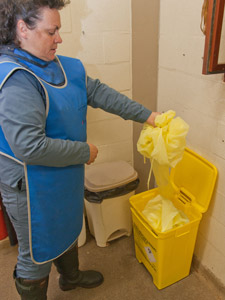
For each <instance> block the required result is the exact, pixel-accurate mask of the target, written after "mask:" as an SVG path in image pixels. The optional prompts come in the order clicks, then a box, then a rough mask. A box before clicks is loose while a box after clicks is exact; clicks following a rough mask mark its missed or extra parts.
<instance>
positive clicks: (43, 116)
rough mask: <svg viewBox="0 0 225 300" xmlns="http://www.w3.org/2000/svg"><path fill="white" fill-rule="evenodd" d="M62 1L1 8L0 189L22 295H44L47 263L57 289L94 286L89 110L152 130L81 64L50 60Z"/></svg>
mask: <svg viewBox="0 0 225 300" xmlns="http://www.w3.org/2000/svg"><path fill="white" fill-rule="evenodd" d="M67 2H68V1H66V0H17V1H14V0H3V1H1V3H0V54H1V55H0V86H1V93H0V126H1V127H0V154H1V155H0V189H1V194H2V197H3V203H4V205H5V206H6V209H7V212H8V215H9V217H10V219H11V221H12V223H13V225H14V228H15V230H16V234H17V238H18V243H19V254H18V260H17V265H16V268H15V271H14V278H15V282H16V287H17V291H18V293H19V294H20V296H21V299H38V300H42V299H47V286H48V276H49V273H50V269H51V264H52V261H53V262H54V264H55V265H56V267H57V270H58V272H59V273H60V279H59V285H60V288H61V289H62V290H70V289H74V288H75V287H77V286H81V287H85V288H90V287H95V286H98V285H100V284H101V283H102V282H103V276H102V274H101V273H99V272H97V271H92V270H91V271H80V270H79V269H78V252H77V242H76V240H77V237H78V236H79V233H80V231H81V227H82V216H83V190H84V164H85V163H87V164H91V163H93V162H94V161H95V159H96V157H97V153H98V149H97V148H96V146H94V145H92V144H90V143H87V142H86V110H87V105H90V106H92V107H94V108H102V109H104V110H105V111H107V112H110V113H113V114H117V115H119V116H121V117H122V118H124V119H130V120H134V121H137V122H140V123H144V122H147V123H149V124H151V125H153V126H154V119H155V117H156V115H157V114H158V113H156V112H151V111H149V110H147V109H146V108H144V107H143V106H142V105H140V104H138V103H136V102H134V101H132V100H130V99H128V98H127V97H126V96H124V95H121V94H120V93H118V92H116V91H115V90H113V89H111V88H109V87H108V86H106V85H104V84H102V83H100V82H99V80H93V79H91V78H89V77H87V76H86V74H85V70H84V67H83V65H82V63H81V62H80V61H79V60H77V59H72V58H68V57H63V56H56V55H55V53H56V50H57V45H58V44H59V43H61V42H62V39H61V37H60V34H59V29H60V27H61V24H60V15H59V10H60V9H62V8H63V7H64V6H65V5H66V4H67Z"/></svg>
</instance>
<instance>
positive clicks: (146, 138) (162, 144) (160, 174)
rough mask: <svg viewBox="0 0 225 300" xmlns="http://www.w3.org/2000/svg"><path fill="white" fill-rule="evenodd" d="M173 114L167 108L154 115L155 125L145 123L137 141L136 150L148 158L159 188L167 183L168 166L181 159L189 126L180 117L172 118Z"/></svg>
mask: <svg viewBox="0 0 225 300" xmlns="http://www.w3.org/2000/svg"><path fill="white" fill-rule="evenodd" d="M175 115H176V113H175V112H174V111H173V110H169V111H167V112H165V113H163V114H161V115H158V116H157V117H156V119H155V124H156V126H157V127H153V126H150V125H148V124H145V125H144V127H143V130H142V131H141V134H140V137H139V140H138V142H137V150H138V151H139V152H140V153H141V154H142V155H143V156H144V158H149V159H150V161H151V171H152V170H153V173H154V176H155V180H156V183H157V185H158V186H159V188H161V189H162V187H163V186H166V185H168V184H169V177H168V176H169V168H170V167H175V166H176V164H177V163H178V162H179V161H180V160H181V159H182V157H183V153H184V149H185V146H186V140H185V139H186V135H187V133H188V130H189V126H188V124H187V123H186V122H185V121H183V120H182V119H181V118H180V117H176V118H174V117H175ZM151 171H150V175H151ZM149 180H150V178H149ZM149 180H148V185H149ZM148 188H149V186H148Z"/></svg>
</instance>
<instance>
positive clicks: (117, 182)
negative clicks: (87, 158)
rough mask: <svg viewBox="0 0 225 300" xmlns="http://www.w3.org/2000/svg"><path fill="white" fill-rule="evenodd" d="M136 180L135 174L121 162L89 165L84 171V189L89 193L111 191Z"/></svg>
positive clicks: (126, 164)
mask: <svg viewBox="0 0 225 300" xmlns="http://www.w3.org/2000/svg"><path fill="white" fill-rule="evenodd" d="M136 179H137V172H136V171H135V170H134V168H133V167H132V166H131V165H130V164H129V163H128V162H126V161H122V160H120V161H113V162H106V163H101V164H96V165H90V166H87V168H86V170H85V187H86V189H87V190H89V191H90V192H101V191H105V190H108V189H113V188H116V187H119V186H122V185H125V184H127V183H129V182H132V181H133V180H136Z"/></svg>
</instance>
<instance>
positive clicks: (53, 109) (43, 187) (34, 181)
mask: <svg viewBox="0 0 225 300" xmlns="http://www.w3.org/2000/svg"><path fill="white" fill-rule="evenodd" d="M58 59H59V62H60V63H61V66H62V70H63V71H64V75H65V79H66V80H65V84H64V85H63V86H53V85H51V84H48V83H47V82H45V81H43V80H42V79H41V78H38V77H37V76H36V75H35V74H34V73H32V72H30V71H29V70H27V69H25V68H23V67H22V66H20V65H18V64H16V63H13V62H4V63H1V64H0V84H1V85H0V88H2V86H3V85H4V83H5V81H6V80H7V78H8V77H9V76H10V74H12V73H13V72H14V71H15V70H18V69H24V70H27V71H28V72H30V73H31V74H33V75H34V76H35V77H36V78H37V79H38V80H39V82H40V83H41V85H42V87H43V88H44V91H45V95H46V110H47V112H46V115H47V120H46V136H47V137H49V138H53V139H64V140H66V139H69V140H72V141H81V142H85V141H86V112H87V95H86V80H85V71H84V68H83V65H82V64H81V62H80V61H79V60H76V59H71V58H67V57H62V56H59V57H58ZM0 154H2V155H5V156H7V157H9V158H11V159H13V160H16V161H17V162H18V163H21V164H23V165H24V170H25V178H26V189H27V204H28V218H29V237H30V251H31V258H32V260H33V261H34V262H35V263H37V264H42V263H45V262H48V261H51V260H53V259H55V258H57V257H58V256H60V255H61V254H62V253H64V252H65V251H66V250H67V249H68V248H69V247H70V246H71V245H72V244H73V243H74V242H75V241H76V239H77V238H78V236H79V234H80V232H81V229H82V220H83V199H84V195H83V194H84V166H83V165H81V164H80V165H71V166H67V167H46V166H37V165H26V164H25V163H23V162H21V161H20V160H19V159H17V158H16V157H15V155H14V153H13V152H12V150H11V149H10V146H9V145H8V143H7V141H6V139H5V137H4V134H3V132H2V129H1V127H0Z"/></svg>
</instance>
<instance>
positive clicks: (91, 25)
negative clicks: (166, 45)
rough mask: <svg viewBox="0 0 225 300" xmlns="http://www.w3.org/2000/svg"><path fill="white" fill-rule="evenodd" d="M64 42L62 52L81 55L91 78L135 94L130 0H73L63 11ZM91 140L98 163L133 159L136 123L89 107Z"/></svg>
mask: <svg viewBox="0 0 225 300" xmlns="http://www.w3.org/2000/svg"><path fill="white" fill-rule="evenodd" d="M61 17H62V29H61V35H62V38H63V44H61V45H60V47H59V51H58V54H63V55H68V56H71V57H76V58H80V59H81V60H82V62H83V63H84V65H85V68H86V70H87V73H88V75H89V76H90V77H92V78H98V79H100V80H101V81H102V82H104V83H106V84H108V85H109V86H111V87H112V88H115V89H116V90H118V91H119V92H122V93H124V94H126V95H127V96H128V97H131V88H132V86H131V82H132V76H131V0H123V1H120V0H113V1H111V0H104V1H103V0H102V1H99V0H72V1H71V4H70V5H69V6H68V7H66V8H64V9H63V10H62V11H61ZM87 124H88V126H87V127H88V129H87V134H88V141H89V142H90V143H93V144H95V145H96V146H97V147H98V149H99V155H98V158H97V160H96V163H100V162H105V161H112V160H119V159H122V160H125V161H128V162H129V163H131V164H132V163H133V149H132V147H133V143H132V139H133V132H132V130H133V123H132V122H131V121H124V120H123V119H121V118H119V117H117V116H114V115H111V114H108V113H106V112H104V111H102V110H99V109H92V108H90V107H89V108H88V116H87Z"/></svg>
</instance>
